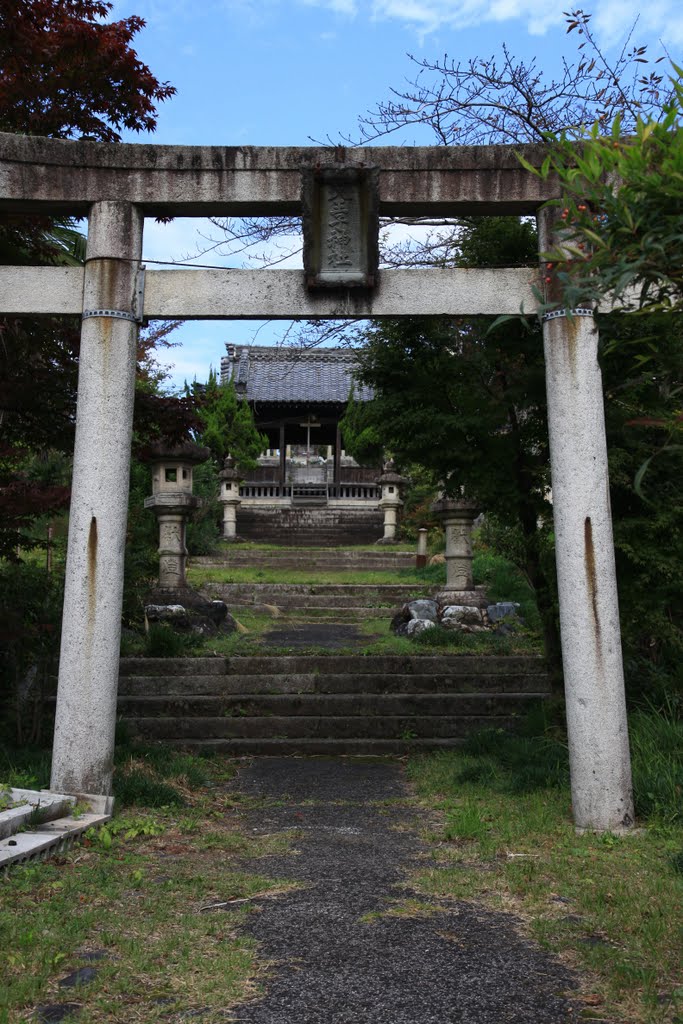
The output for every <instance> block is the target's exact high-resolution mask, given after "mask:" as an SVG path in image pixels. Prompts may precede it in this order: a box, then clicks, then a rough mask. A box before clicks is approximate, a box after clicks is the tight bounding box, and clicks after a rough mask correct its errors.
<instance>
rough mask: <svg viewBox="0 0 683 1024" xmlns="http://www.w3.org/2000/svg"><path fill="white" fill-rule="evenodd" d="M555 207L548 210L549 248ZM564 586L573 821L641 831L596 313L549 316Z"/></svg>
mask: <svg viewBox="0 0 683 1024" xmlns="http://www.w3.org/2000/svg"><path fill="white" fill-rule="evenodd" d="M554 215H555V216H556V215H557V214H556V211H552V212H551V211H541V213H540V214H539V236H540V246H541V250H549V249H551V248H552V243H553V239H554V240H555V241H557V236H553V229H554ZM543 345H544V350H545V362H546V389H547V395H548V430H549V435H550V462H551V471H552V489H553V516H554V529H555V554H556V561H557V584H558V594H559V602H560V629H561V637H562V662H563V667H564V684H565V695H566V714H567V733H568V739H569V761H570V770H571V786H572V805H573V812H574V821H575V823H576V825H577V827H579V828H588V829H598V830H606V829H610V830H614V829H618V828H628V827H630V826H631V825H633V816H634V811H633V796H632V789H631V763H630V755H629V742H628V729H627V721H626V701H625V696H624V674H623V665H622V656H621V635H620V627H619V605H618V599H617V582H616V568H615V561H614V542H613V539H612V517H611V510H610V496H609V479H608V470H607V443H606V438H605V414H604V405H603V395H602V377H601V373H600V366H599V364H598V332H597V329H596V326H595V322H594V320H593V311H592V310H591V309H575V310H572V311H571V316H567V315H566V311H565V310H564V309H563V308H559V309H557V310H554V311H552V312H549V313H546V314H545V315H544V316H543Z"/></svg>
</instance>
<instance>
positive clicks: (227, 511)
mask: <svg viewBox="0 0 683 1024" xmlns="http://www.w3.org/2000/svg"><path fill="white" fill-rule="evenodd" d="M218 479H219V480H220V482H221V490H220V495H219V498H218V500H219V501H220V502H221V504H222V506H223V540H227V541H232V542H234V541H237V540H239V537H238V536H237V506H238V505H239V504H240V501H241V499H240V483H241V480H242V478H241V476H240V474H239V473H238V471H237V469H236V468H235V460H234V459H233V457H232V455H228V457H227V459H226V460H225V462H224V463H223V469H222V470H221V471H220V473H219V474H218Z"/></svg>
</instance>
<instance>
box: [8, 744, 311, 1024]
mask: <svg viewBox="0 0 683 1024" xmlns="http://www.w3.org/2000/svg"><path fill="white" fill-rule="evenodd" d="M40 770H42V769H41V768H40V767H39V768H38V769H37V772H38V771H40ZM136 773H137V775H140V776H144V777H145V778H148V779H150V780H153V781H155V782H156V783H157V784H159V783H161V782H164V784H166V785H168V786H169V787H170V786H172V788H173V789H174V790H175V791H176V793H177V794H179V795H180V796H181V797H182V805H181V806H179V805H173V801H171V800H169V801H168V802H167V803H166V804H165V805H164V806H163V807H160V808H156V809H155V810H154V812H153V813H150V811H149V809H148V806H141V805H140V803H138V804H136V806H134V807H131V808H123V809H122V810H120V811H119V813H117V816H116V817H115V818H114V819H113V820H112V821H111V822H109V823H108V824H107V826H105V827H104V828H102V829H100V830H91V831H90V832H89V833H88V834H87V836H86V838H85V840H84V841H83V842H82V843H80V844H78V845H75V846H74V847H72V848H71V849H70V850H69V851H68V852H67V854H66V855H65V856H62V857H59V858H53V859H52V860H51V861H49V862H47V863H36V864H29V865H28V866H21V867H15V868H12V869H11V870H10V871H9V872H7V873H6V874H5V875H4V876H3V877H2V878H1V879H0V931H1V932H2V935H3V938H4V950H5V964H4V971H3V982H4V984H3V986H2V989H1V990H0V1024H13V1022H16V1021H18V1020H29V1019H33V1018H34V1015H35V1010H34V1008H35V1006H37V1005H41V1004H47V1003H63V1002H77V1003H79V1004H81V1010H80V1013H79V1016H78V1021H79V1024H102V1022H107V1021H110V1022H112V1024H114V1022H118V1021H123V1020H125V1021H126V1022H131V1024H138V1022H139V1024H143V1022H144V1024H147V1022H150V1024H153V1022H156V1021H164V1022H167V1024H168V1022H170V1024H175V1022H179V1021H180V1020H183V1019H188V1018H189V1016H190V1015H191V1014H194V1013H196V1012H198V1011H200V1010H201V1011H203V1012H202V1018H201V1019H202V1021H206V1022H207V1024H214V1022H217V1021H219V1020H221V1021H222V1020H224V1019H225V1017H224V1013H225V1010H226V1009H229V1008H230V1006H232V1005H234V1004H235V1003H237V1002H241V1001H242V1000H243V999H244V998H246V997H248V996H249V995H251V994H253V993H254V992H255V991H256V989H257V986H258V980H259V975H260V972H261V970H262V968H261V967H260V966H259V964H258V962H257V959H256V949H255V946H254V943H253V942H252V941H251V939H249V938H247V937H244V936H240V935H239V934H238V929H239V926H240V924H241V923H242V922H243V921H244V920H245V917H246V915H248V914H249V913H250V908H251V907H252V906H253V904H252V901H255V900H256V899H258V898H262V897H264V896H271V897H275V896H276V895H277V894H279V893H283V892H286V891H288V889H290V888H291V886H290V885H289V884H288V883H287V882H286V881H283V880H277V879H269V878H265V877H263V876H262V875H260V874H258V873H254V872H245V871H244V869H243V868H242V867H241V860H242V859H244V858H249V859H252V858H255V857H256V858H257V857H260V856H267V855H270V854H273V853H281V852H283V851H284V850H285V849H287V848H288V845H289V843H290V842H291V835H290V834H287V833H281V834H276V835H271V836H266V837H261V836H256V837H255V836H254V835H253V834H252V833H249V834H245V833H243V832H241V831H240V829H239V828H238V826H237V823H236V818H235V814H234V809H235V806H236V803H238V796H236V795H234V794H233V795H231V794H230V793H229V791H228V790H227V787H226V786H225V783H226V781H227V780H229V779H230V778H231V777H232V776H233V775H234V768H233V765H232V763H231V762H230V761H228V760H226V759H223V758H206V759H205V758H195V757H192V756H189V755H182V754H178V753H175V752H173V751H168V750H166V749H164V748H161V747H160V748H157V747H149V748H142V747H137V748H132V747H131V746H130V745H128V746H125V747H123V748H121V751H120V752H119V755H118V764H117V770H116V776H117V777H118V778H119V783H120V778H121V776H125V777H126V778H127V779H128V780H130V778H131V777H135V776H136ZM200 780H202V781H201V782H200ZM128 793H129V796H132V795H133V794H132V791H131V789H130V788H129V790H128ZM143 796H145V794H143ZM122 802H123V801H122V800H121V799H120V800H119V804H118V806H119V808H121V805H122ZM92 952H96V955H97V957H98V959H96V960H94V961H93V960H90V959H89V954H91V953H92ZM99 957H101V958H99ZM84 966H92V967H95V969H96V971H97V975H96V977H95V979H94V980H93V981H92V982H91V983H89V984H88V985H86V986H79V987H78V988H76V989H65V988H60V986H59V981H60V979H62V978H64V977H65V976H67V975H68V974H70V973H71V972H72V971H75V970H77V969H79V968H81V967H84Z"/></svg>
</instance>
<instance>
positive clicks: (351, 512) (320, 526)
mask: <svg viewBox="0 0 683 1024" xmlns="http://www.w3.org/2000/svg"><path fill="white" fill-rule="evenodd" d="M300 497H301V500H302V501H305V504H303V505H301V506H299V507H289V508H288V507H285V508H273V507H269V506H267V505H264V506H259V505H253V506H247V505H241V506H240V508H239V509H238V512H237V532H238V534H239V535H240V536H241V537H243V538H245V540H252V541H261V542H264V543H267V544H268V543H273V542H278V543H286V544H289V545H291V546H292V547H324V546H325V545H330V546H337V545H340V544H373V543H374V542H375V541H376V540H378V538H379V537H381V536H382V533H383V523H384V516H383V514H382V512H380V511H378V510H377V507H376V505H375V506H373V505H372V504H370V506H369V507H368V508H327V507H325V502H322V500H321V496H320V494H316V495H315V496H313V495H309V496H308V498H305V497H304V496H300Z"/></svg>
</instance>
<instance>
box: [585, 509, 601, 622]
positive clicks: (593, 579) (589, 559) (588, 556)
mask: <svg viewBox="0 0 683 1024" xmlns="http://www.w3.org/2000/svg"><path fill="white" fill-rule="evenodd" d="M583 547H584V562H585V565H586V577H587V579H588V589H589V591H590V597H591V606H592V608H593V623H594V625H595V638H596V640H598V639H599V638H600V617H599V615H598V577H597V573H596V571H595V548H594V546H593V524H592V523H591V517H590V516H586V521H585V522H584V524H583Z"/></svg>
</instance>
